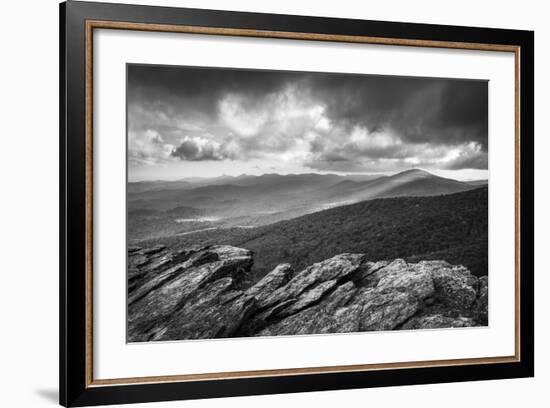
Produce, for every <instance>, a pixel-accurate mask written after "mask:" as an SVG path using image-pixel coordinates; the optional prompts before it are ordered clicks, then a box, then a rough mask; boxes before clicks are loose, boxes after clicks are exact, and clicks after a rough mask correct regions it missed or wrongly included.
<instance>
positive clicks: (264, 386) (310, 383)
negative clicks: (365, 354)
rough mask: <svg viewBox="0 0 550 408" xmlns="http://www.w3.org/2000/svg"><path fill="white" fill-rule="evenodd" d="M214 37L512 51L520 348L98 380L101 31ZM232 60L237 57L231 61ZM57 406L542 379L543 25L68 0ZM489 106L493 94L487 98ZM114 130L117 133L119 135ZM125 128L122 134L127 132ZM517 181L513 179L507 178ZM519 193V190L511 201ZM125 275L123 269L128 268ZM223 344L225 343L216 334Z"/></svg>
mask: <svg viewBox="0 0 550 408" xmlns="http://www.w3.org/2000/svg"><path fill="white" fill-rule="evenodd" d="M98 30H116V31H120V32H140V33H171V34H173V35H178V34H185V35H205V36H212V38H218V37H219V38H230V39H231V38H254V39H264V40H270V41H277V40H285V41H286V40H290V41H304V42H306V43H307V42H311V43H312V44H316V43H330V44H331V45H332V46H334V47H336V46H338V45H344V44H365V45H376V46H380V47H395V46H398V47H405V48H408V49H415V50H416V49H424V50H430V49H435V50H438V49H445V50H465V51H472V50H473V51H484V52H489V53H509V54H510V55H513V58H514V67H515V68H514V79H513V81H514V86H515V88H514V101H513V103H514V107H513V111H514V129H513V133H514V151H515V155H514V162H513V163H512V162H510V163H507V166H509V168H510V169H513V172H514V177H515V180H514V181H513V185H514V187H513V189H514V197H513V202H514V208H515V210H514V212H515V220H514V226H515V230H514V238H515V241H514V244H513V245H514V248H515V251H514V254H513V256H514V259H515V261H514V265H513V270H514V296H513V298H510V299H508V300H507V301H508V302H510V304H513V308H514V333H513V337H514V352H513V354H511V355H505V356H491V357H483V356H479V357H472V358H457V359H455V358H447V359H445V358H443V359H436V360H418V361H394V362H384V363H365V362H361V361H357V362H356V363H354V364H340V365H327V366H315V367H313V366H302V367H300V366H292V367H288V368H284V369H280V368H277V369H273V368H270V367H267V366H266V367H265V368H264V369H261V370H248V371H234V370H232V371H224V370H219V371H217V372H208V373H195V374H183V375H173V374H166V375H154V376H139V375H138V376H126V377H124V378H101V379H98V378H96V376H95V374H94V353H96V352H97V350H98V345H97V344H96V343H95V342H94V339H95V338H96V337H95V336H94V319H95V316H94V302H97V301H98V298H97V296H98V294H97V291H94V282H95V280H94V268H95V267H96V265H95V264H94V245H95V239H96V237H95V235H97V234H94V217H95V216H97V214H96V213H95V209H94V207H93V203H94V187H95V184H94V171H95V168H96V167H97V166H98V165H101V164H100V163H99V162H98V158H97V157H96V156H95V155H94V154H95V151H94V144H93V141H94V118H95V117H94V110H96V109H98V106H97V105H96V103H97V102H96V101H95V100H94V95H95V93H94V89H95V88H94V84H95V81H94V71H93V69H94V64H93V60H94V56H95V54H94V52H95V48H94V45H95V42H94V33H95V32H97V31H98ZM229 65H230V64H229ZM59 80H60V297H59V301H60V315H59V318H60V349H59V350H60V365H59V367H60V383H59V387H60V393H59V395H60V404H62V405H63V406H87V405H102V404H122V403H137V402H150V401H169V400H179V399H197V398H218V397H229V396H244V395H260V394H275V393H294V392H306V391H323V390H342V389H354V388H367V387H383V386H397V385H412V384H430V383H446V382H458V381H477V380H489V379H504V378H521V377H532V376H534V300H533V299H534V257H533V253H534V242H533V240H534V164H533V161H534V33H533V32H531V31H519V30H509V29H494V28H475V27H458V26H443V25H428V24H413V23H397V22H381V21H363V20H351V19H336V18H321V17H306V16H291V15H272V14H259V13H245V12H230V11H213V10H202V9H185V8H168V7H152V6H137V5H121V4H108V3H92V2H79V1H68V2H64V3H61V4H60V77H59ZM489 103H491V101H489ZM112 137H116V136H112ZM121 137H123V136H121ZM510 182H512V181H511V180H510ZM510 199H512V198H510ZM121 273H123V272H121ZM218 344H221V343H218Z"/></svg>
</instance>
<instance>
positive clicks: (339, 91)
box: [127, 64, 488, 172]
mask: <svg viewBox="0 0 550 408" xmlns="http://www.w3.org/2000/svg"><path fill="white" fill-rule="evenodd" d="M127 103H128V146H129V154H128V156H129V159H130V164H131V165H144V164H145V165H146V164H148V163H151V162H152V163H167V164H170V163H171V162H173V161H180V162H181V161H184V162H185V161H188V162H197V161H212V162H220V161H232V162H235V163H245V162H247V161H251V160H255V161H256V163H257V162H258V160H260V161H261V160H265V161H266V163H270V164H272V163H273V162H274V161H277V162H282V163H287V162H288V163H290V162H292V163H298V164H299V165H300V166H302V167H304V168H307V169H311V170H318V171H342V172H379V171H399V170H402V169H405V168H410V167H412V166H417V167H424V168H433V169H450V170H459V169H487V162H488V160H487V149H488V83H487V82H486V81H474V80H461V79H438V78H415V77H397V76H377V75H357V74H332V73H330V74H329V73H311V72H286V71H262V70H242V69H225V68H196V67H169V66H154V65H133V64H130V65H129V66H128V87H127Z"/></svg>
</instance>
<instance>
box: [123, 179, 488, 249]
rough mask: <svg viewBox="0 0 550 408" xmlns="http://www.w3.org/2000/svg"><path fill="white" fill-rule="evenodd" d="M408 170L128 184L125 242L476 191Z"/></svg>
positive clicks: (471, 186)
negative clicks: (375, 202)
mask: <svg viewBox="0 0 550 408" xmlns="http://www.w3.org/2000/svg"><path fill="white" fill-rule="evenodd" d="M484 184H486V181H484V180H478V181H473V182H464V181H458V180H453V179H449V178H444V177H439V176H436V175H434V174H431V173H429V172H427V171H424V170H419V169H412V170H408V171H404V172H401V173H397V174H394V175H390V176H387V175H385V176H379V175H347V176H346V175H337V174H315V173H309V174H289V175H279V174H263V175H261V176H250V175H242V176H238V177H231V176H222V177H217V178H192V179H183V180H177V181H147V182H135V183H128V194H127V199H128V203H127V204H128V232H129V238H130V239H142V238H150V237H159V236H165V235H171V234H174V233H186V232H192V231H197V230H201V229H207V228H216V227H235V226H241V227H257V226H261V225H267V224H272V223H274V222H278V221H281V220H288V219H292V218H296V217H299V216H302V215H305V214H310V213H314V212H317V211H322V210H325V209H328V208H334V207H339V206H342V205H349V204H353V203H357V202H361V201H365V200H372V199H375V198H389V197H403V196H409V197H410V196H434V195H442V194H452V193H457V192H463V191H468V190H472V189H475V188H479V187H480V186H482V185H484Z"/></svg>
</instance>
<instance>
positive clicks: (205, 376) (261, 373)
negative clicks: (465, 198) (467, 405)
mask: <svg viewBox="0 0 550 408" xmlns="http://www.w3.org/2000/svg"><path fill="white" fill-rule="evenodd" d="M94 29H117V30H132V31H153V32H170V33H187V34H207V35H222V36H240V37H257V38H258V37H259V38H278V39H294V40H312V41H330V42H343V43H362V44H380V45H398V46H412V47H430V48H449V49H463V50H479V51H497V52H513V53H514V58H515V109H514V111H515V299H514V301H515V331H514V337H515V353H514V355H513V356H502V357H479V358H464V359H450V360H430V361H414V362H396V363H382V364H354V365H341V366H324V367H303V368H287V369H273V370H253V371H232V372H215V373H201V374H185V375H166V376H153V377H128V378H113V379H94V378H93V30H94ZM520 51H521V47H519V46H515V45H504V44H483V43H466V42H446V41H431V40H414V39H401V38H399V39H395V38H383V37H369V36H350V35H333V34H317V33H301V32H286V31H263V30H250V29H233V28H215V27H197V26H188V25H166V24H149V23H127V22H120V21H102V20H87V21H86V56H85V57H86V135H85V143H86V148H85V151H86V163H85V167H86V186H85V190H86V193H85V195H86V208H85V215H86V228H85V229H86V233H85V250H86V256H85V274H86V277H85V285H86V321H85V327H86V347H85V352H86V357H85V366H86V369H85V386H86V388H88V387H102V386H112V385H131V384H145V383H168V382H182V381H201V380H202V381H205V380H224V379H236V378H253V377H274V376H292V375H300V374H320V373H337V372H353V371H372V370H389V369H398V368H402V369H408V368H420V367H441V366H451V365H452V366H461V365H471V364H496V363H514V362H519V361H521V356H520V316H521V314H520V156H519V152H520Z"/></svg>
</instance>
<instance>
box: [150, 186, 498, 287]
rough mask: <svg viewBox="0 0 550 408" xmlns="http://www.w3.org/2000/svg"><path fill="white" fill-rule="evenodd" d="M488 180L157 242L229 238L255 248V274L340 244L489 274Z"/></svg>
mask: <svg viewBox="0 0 550 408" xmlns="http://www.w3.org/2000/svg"><path fill="white" fill-rule="evenodd" d="M487 195H488V190H487V187H482V188H478V189H475V190H470V191H466V192H462V193H456V194H449V195H440V196H431V197H398V198H386V199H376V200H370V201H363V202H360V203H356V204H352V205H346V206H341V207H337V208H332V209H329V210H325V211H319V212H316V213H313V214H309V215H305V216H302V217H298V218H294V219H290V220H286V221H280V222H277V223H274V224H270V225H266V226H262V227H257V228H250V229H239V228H231V229H219V230H209V231H202V232H197V233H193V234H188V235H182V236H174V237H170V238H165V239H162V240H160V239H159V240H155V242H156V243H164V244H168V245H170V246H177V247H180V246H181V247H186V246H195V245H205V244H230V245H234V246H238V247H243V248H247V249H250V250H252V251H254V253H255V255H254V260H255V264H254V268H253V276H251V277H250V279H249V281H256V280H257V279H259V278H261V277H262V276H264V275H265V273H267V272H268V271H270V270H271V269H273V268H274V267H275V266H276V265H278V264H280V263H283V262H288V263H290V264H292V265H293V267H294V268H295V269H296V270H300V269H302V268H304V267H306V266H307V265H311V264H312V263H314V262H319V261H321V260H324V259H327V258H330V257H332V256H334V255H337V254H340V253H343V252H357V253H365V254H367V255H368V258H369V259H371V260H373V261H375V260H381V259H393V258H405V259H407V260H410V261H418V260H422V259H444V260H447V261H448V262H450V263H452V264H463V265H464V266H466V267H468V268H469V269H470V270H471V271H472V273H473V274H475V275H478V276H482V275H487V215H488V213H487Z"/></svg>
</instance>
